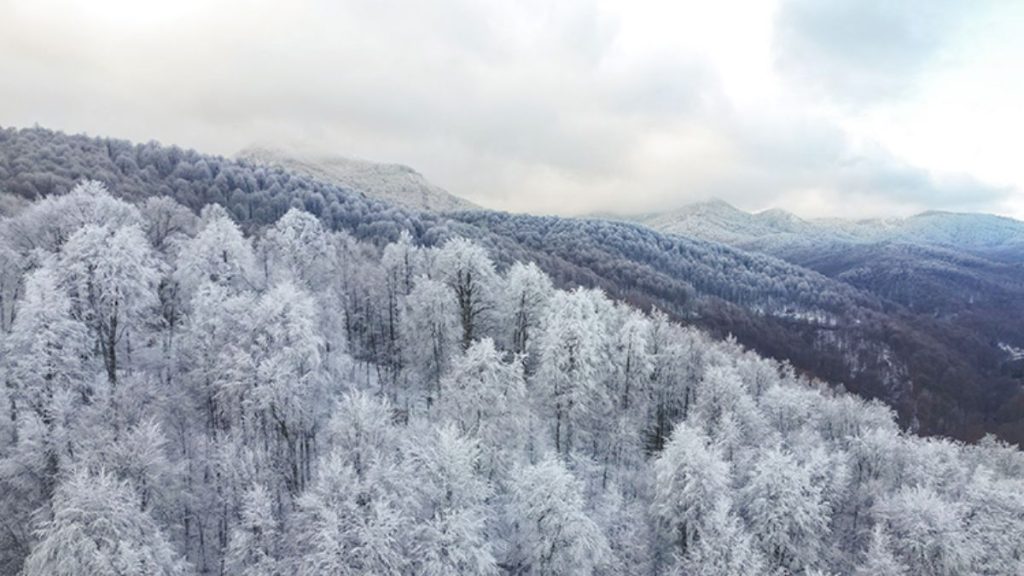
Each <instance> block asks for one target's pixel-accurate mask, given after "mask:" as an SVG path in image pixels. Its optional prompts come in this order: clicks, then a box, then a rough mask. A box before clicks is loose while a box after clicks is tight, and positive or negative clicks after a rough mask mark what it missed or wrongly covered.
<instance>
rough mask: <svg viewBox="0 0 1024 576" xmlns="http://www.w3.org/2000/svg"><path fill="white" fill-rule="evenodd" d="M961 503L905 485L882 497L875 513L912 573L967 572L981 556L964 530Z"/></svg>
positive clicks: (946, 575) (943, 574) (939, 575)
mask: <svg viewBox="0 0 1024 576" xmlns="http://www.w3.org/2000/svg"><path fill="white" fill-rule="evenodd" d="M963 513H964V507H963V505H962V504H960V503H957V502H952V501H950V500H947V499H945V498H943V497H942V496H941V495H939V494H938V493H936V492H935V491H934V490H932V489H930V488H925V487H907V488H903V489H901V490H899V491H898V492H896V493H895V494H893V495H891V496H888V497H886V498H883V499H882V500H881V501H880V502H879V503H878V504H877V510H876V514H877V516H878V518H879V520H880V521H881V522H882V526H883V527H884V529H885V531H886V532H887V533H888V534H890V535H891V536H892V539H891V545H892V548H893V552H894V553H895V555H896V558H897V560H898V561H899V562H900V563H902V564H903V565H904V566H906V567H907V569H908V571H909V572H910V573H912V574H935V575H936V576H951V575H953V574H965V573H969V572H970V571H971V569H972V567H973V566H974V562H975V561H976V560H977V558H979V557H980V556H981V555H982V553H983V552H982V550H981V548H980V545H981V542H976V541H974V540H971V539H970V538H969V536H968V534H967V532H966V530H965V518H964V516H963Z"/></svg>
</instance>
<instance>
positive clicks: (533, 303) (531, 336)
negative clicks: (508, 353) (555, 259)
mask: <svg viewBox="0 0 1024 576" xmlns="http://www.w3.org/2000/svg"><path fill="white" fill-rule="evenodd" d="M553 292H554V289H553V288H552V286H551V279H549V278H548V276H547V274H545V273H544V272H543V271H542V270H541V269H540V268H538V267H537V265H536V264H534V263H533V262H530V263H528V264H523V263H522V262H516V263H515V264H513V265H512V266H511V267H510V268H509V269H508V272H506V273H505V291H504V295H503V296H502V303H503V309H504V313H503V317H502V322H503V325H505V326H509V327H511V337H510V342H511V349H512V352H514V353H516V354H528V353H529V354H530V355H531V356H534V355H536V340H537V336H538V333H539V332H540V330H541V325H542V322H543V319H544V311H545V310H546V308H547V304H548V300H549V299H550V298H551V295H552V294H553ZM534 363H535V359H534V360H533V361H531V362H530V363H529V364H530V365H531V366H532V365H533V364H534Z"/></svg>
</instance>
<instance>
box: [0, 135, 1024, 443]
mask: <svg viewBox="0 0 1024 576" xmlns="http://www.w3.org/2000/svg"><path fill="white" fill-rule="evenodd" d="M0 176H2V178H0V187H2V188H3V189H5V190H7V191H9V192H11V193H14V194H16V195H19V196H21V197H23V198H28V199H37V198H42V197H47V196H50V195H53V194H57V193H61V192H63V191H66V190H68V189H70V187H71V185H72V183H73V182H75V181H78V180H81V179H83V178H93V179H97V180H100V181H102V182H104V183H105V184H106V185H107V186H108V187H109V188H110V190H111V192H112V193H114V194H115V195H117V196H119V197H122V198H126V199H129V200H131V201H133V202H138V203H141V202H143V201H145V200H146V199H148V198H150V197H152V196H154V195H168V196H171V197H173V198H174V199H176V200H177V201H178V202H180V203H182V204H183V205H185V206H187V207H188V208H189V209H191V210H193V211H195V212H198V211H199V210H201V209H202V208H203V207H204V206H206V205H209V204H211V203H218V204H221V205H222V206H224V207H226V208H227V209H228V211H229V213H230V214H232V215H233V216H234V217H235V218H237V219H238V221H239V222H240V224H241V225H242V227H243V229H245V230H248V231H252V232H258V231H259V230H262V229H263V228H264V227H265V226H267V225H269V224H271V223H273V222H275V221H276V220H277V219H278V218H280V217H281V216H283V215H284V214H285V213H286V212H287V211H288V209H289V208H292V207H298V208H302V209H304V210H306V211H308V212H310V213H312V214H314V215H317V216H318V217H320V218H321V220H322V221H323V222H324V223H325V224H326V225H327V226H329V227H330V228H331V229H332V230H341V231H346V232H348V233H350V234H352V235H353V236H354V237H355V238H356V239H359V240H363V241H367V242H369V243H371V244H373V245H375V246H377V247H382V246H384V245H385V244H387V243H389V242H393V241H396V240H398V238H399V237H400V233H401V232H402V231H408V232H409V233H411V235H412V237H413V239H415V240H416V241H417V242H420V243H422V244H423V245H426V246H436V245H439V244H441V243H443V242H444V241H446V240H447V239H449V238H452V237H454V236H462V237H467V238H471V239H473V240H475V241H476V242H478V243H479V244H481V245H482V246H484V247H486V248H487V249H489V250H490V252H491V254H493V255H494V257H495V258H496V259H497V261H498V266H499V268H500V269H505V268H506V267H508V266H509V265H511V264H512V263H513V262H514V261H516V260H520V261H533V262H536V263H537V264H538V265H539V266H540V267H541V268H542V269H543V270H544V271H545V272H546V273H547V274H549V275H550V276H551V278H552V280H553V281H554V282H555V284H556V285H557V286H559V287H563V288H573V287H576V286H580V285H582V286H587V287H600V288H602V289H604V290H605V291H606V292H607V293H608V294H609V295H610V296H612V297H613V298H617V299H622V300H624V301H627V302H631V303H633V304H635V305H637V306H639V307H641V308H643V309H645V310H647V309H650V308H651V307H657V308H660V309H662V310H665V311H666V312H668V313H669V314H670V315H671V317H672V318H674V319H676V320H678V321H681V322H684V323H686V324H690V325H694V326H697V327H700V328H702V329H705V330H708V331H709V332H710V333H711V334H713V335H715V336H717V337H726V336H728V335H732V336H734V337H735V338H736V339H737V340H738V341H739V342H740V343H742V344H743V345H746V346H749V347H751V348H753V349H755V350H757V351H759V352H760V353H762V354H764V355H766V356H770V357H772V358H776V359H779V360H785V361H788V362H791V363H792V365H793V366H794V367H795V368H797V369H798V370H800V371H802V372H803V373H804V374H808V375H812V376H816V377H819V378H822V379H824V380H828V381H830V382H834V383H836V384H841V385H844V386H845V387H847V388H848V389H849V390H851V391H854V392H857V393H859V394H862V395H863V396H865V397H869V398H880V399H883V400H885V401H886V402H888V403H889V404H890V405H892V406H893V407H894V408H895V409H896V410H897V412H898V414H899V417H900V421H901V423H902V424H903V425H904V426H907V427H909V428H911V429H913V430H916V431H918V432H921V433H924V434H946V435H950V436H955V437H960V438H969V439H974V438H977V437H978V436H980V434H981V433H983V432H986V431H987V432H994V433H998V434H1000V435H1001V436H1002V437H1004V438H1009V439H1019V438H1022V437H1024V436H1022V434H1021V433H1022V431H1024V422H1022V419H1021V416H1020V413H1019V412H1018V411H1013V410H1009V411H1000V409H1001V408H1005V407H1006V406H1009V405H1012V402H1014V401H1015V399H1016V398H1017V396H1018V394H1019V383H1018V382H1016V381H1015V380H1013V379H1012V378H1009V377H1006V376H999V375H998V374H996V375H993V374H991V373H989V372H986V371H983V370H981V369H980V368H979V364H978V363H977V362H976V353H977V347H975V346H966V347H965V346H964V343H963V339H962V338H961V337H960V336H961V335H960V334H959V333H957V332H955V331H954V332H943V331H942V330H940V329H939V328H940V326H939V325H937V324H935V323H934V322H932V321H930V320H928V319H927V318H921V317H919V316H916V315H908V314H906V312H905V310H904V308H903V307H902V306H900V305H893V304H891V303H887V302H886V301H883V300H882V299H880V298H879V297H877V296H874V295H872V294H870V293H867V292H865V291H863V290H861V289H858V288H855V287H853V286H851V285H849V284H846V283H844V282H840V281H837V280H834V279H830V278H828V277H826V276H824V275H822V274H820V273H818V272H814V271H812V270H809V269H806V268H802V267H800V266H796V265H793V264H790V263H787V262H785V261H783V260H780V259H778V258H775V257H772V256H768V255H763V254H757V253H752V252H745V251H741V250H737V249H735V248H730V247H727V246H725V245H723V244H720V243H713V242H707V241H703V240H696V239H691V238H684V237H678V236H673V235H665V234H659V233H657V232H654V231H652V230H650V229H649V228H645V227H643V226H639V225H635V224H629V223H616V222H608V221H600V220H576V219H564V218H541V217H532V216H521V215H510V214H502V213H494V212H482V211H481V212H461V213H456V214H453V215H450V216H443V215H438V214H434V213H425V212H413V211H408V210H405V209H402V208H400V207H396V206H393V205H391V204H389V203H386V202H383V201H380V200H376V199H374V198H371V197H368V196H366V195H363V194H361V193H359V192H357V191H354V190H350V189H347V188H342V187H339V186H337V185H335V184H331V183H328V182H325V181H322V180H319V179H315V178H310V177H308V176H306V175H303V174H298V173H295V172H291V171H288V170H285V169H283V168H280V167H276V166H266V165H261V164H256V163H252V162H250V161H245V160H228V159H224V158H219V157H212V156H206V155H202V154H199V153H196V152H194V151H186V150H181V149H178V148H173V147H161V146H159V145H157V144H153V143H151V144H144V145H133V144H131V143H128V142H123V141H118V140H109V139H98V138H88V137H83V136H67V135H64V134H61V133H59V132H52V131H47V130H43V129H32V130H11V129H8V130H2V131H0ZM11 301H12V299H11V298H7V299H6V300H5V302H7V303H8V304H6V306H7V311H6V312H5V313H6V314H8V315H9V314H10V302H11ZM354 337H357V338H358V339H364V340H365V346H366V347H367V348H368V349H374V346H376V345H377V344H376V342H377V340H376V338H377V335H375V334H373V333H359V334H355V335H354ZM1008 344H1012V343H1009V342H1008Z"/></svg>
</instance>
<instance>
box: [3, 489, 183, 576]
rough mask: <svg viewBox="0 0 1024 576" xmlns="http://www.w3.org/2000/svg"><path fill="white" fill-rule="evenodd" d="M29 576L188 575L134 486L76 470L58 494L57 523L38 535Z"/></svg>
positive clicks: (50, 523) (27, 568)
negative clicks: (142, 506)
mask: <svg viewBox="0 0 1024 576" xmlns="http://www.w3.org/2000/svg"><path fill="white" fill-rule="evenodd" d="M38 537H39V541H38V543H37V544H35V546H33V548H32V553H31V554H30V555H29V556H28V558H27V559H26V560H25V569H24V572H23V574H24V575H25V576H65V575H66V576H78V575H81V574H96V575H98V576H129V575H137V576H142V575H159V576H171V575H176V574H184V573H186V565H185V563H184V562H183V560H182V559H181V558H180V557H179V556H178V555H177V553H176V552H175V551H174V549H173V547H172V546H171V545H170V543H169V542H168V541H167V539H166V537H165V536H164V534H163V532H162V531H161V529H160V527H159V526H158V525H157V524H156V523H155V522H154V521H153V519H152V518H150V517H149V515H148V514H146V512H145V511H144V510H142V509H141V508H140V506H139V501H138V496H136V494H135V493H134V492H133V490H132V488H131V486H130V485H128V484H127V483H125V482H122V481H119V480H117V479H116V478H114V477H113V476H112V475H111V474H109V473H107V472H103V471H100V472H98V473H90V472H88V471H86V470H82V469H80V470H77V471H75V472H73V473H72V474H71V475H70V476H69V477H68V478H67V479H65V480H64V481H63V482H62V483H61V484H60V486H58V488H57V492H56V493H55V494H54V497H53V517H52V519H49V520H47V521H45V522H44V523H43V524H42V526H41V527H40V529H39V534H38Z"/></svg>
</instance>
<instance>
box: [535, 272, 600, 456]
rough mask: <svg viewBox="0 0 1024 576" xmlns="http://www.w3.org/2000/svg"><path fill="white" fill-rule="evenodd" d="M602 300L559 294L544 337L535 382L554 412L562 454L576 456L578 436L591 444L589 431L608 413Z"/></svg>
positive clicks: (593, 296)
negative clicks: (575, 443)
mask: <svg viewBox="0 0 1024 576" xmlns="http://www.w3.org/2000/svg"><path fill="white" fill-rule="evenodd" d="M603 298H604V296H603V295H601V294H600V293H599V292H593V291H588V290H575V291H573V292H559V293H557V294H555V296H554V297H553V298H552V299H551V302H550V303H549V306H548V314H547V318H546V320H545V327H544V332H543V334H541V336H540V354H541V357H540V367H539V368H538V371H537V374H536V377H535V381H536V382H537V384H538V385H539V386H538V388H539V390H540V391H541V393H542V394H543V395H544V399H545V401H546V403H547V405H548V407H550V409H551V410H552V412H553V414H552V416H553V418H552V420H553V422H552V424H553V426H552V437H553V439H554V442H555V449H556V450H557V451H558V452H560V453H562V454H570V453H572V451H573V447H574V442H575V441H576V440H577V438H576V437H577V436H578V435H581V434H582V435H583V436H584V440H583V441H584V442H585V441H586V440H590V439H591V438H589V437H588V432H589V431H590V430H588V428H591V426H596V425H597V422H596V420H597V419H599V418H600V417H601V416H603V415H604V413H605V411H606V410H607V409H608V407H609V399H608V397H607V395H606V393H605V388H604V379H605V378H606V377H607V376H608V371H609V359H608V334H607V331H606V326H605V325H604V322H603V319H602V318H601V315H600V313H599V309H600V308H599V305H600V300H601V299H603ZM581 429H582V430H581Z"/></svg>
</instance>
